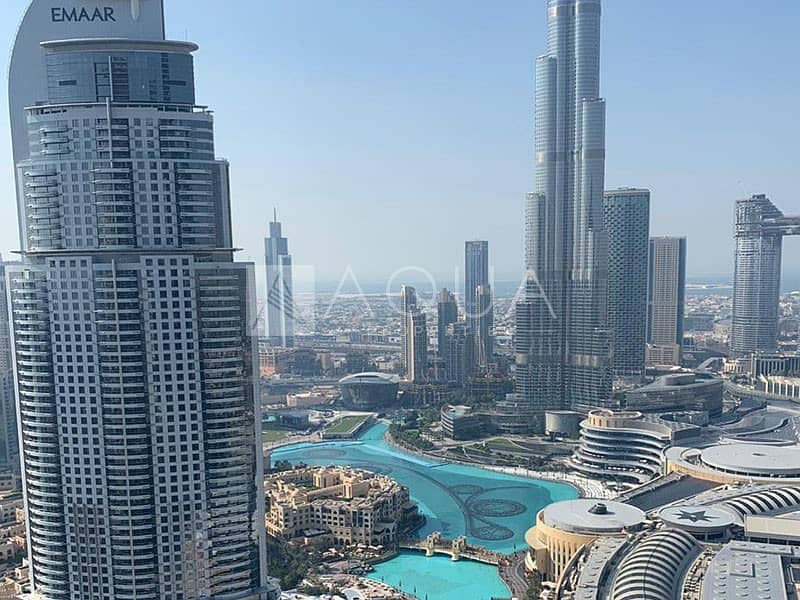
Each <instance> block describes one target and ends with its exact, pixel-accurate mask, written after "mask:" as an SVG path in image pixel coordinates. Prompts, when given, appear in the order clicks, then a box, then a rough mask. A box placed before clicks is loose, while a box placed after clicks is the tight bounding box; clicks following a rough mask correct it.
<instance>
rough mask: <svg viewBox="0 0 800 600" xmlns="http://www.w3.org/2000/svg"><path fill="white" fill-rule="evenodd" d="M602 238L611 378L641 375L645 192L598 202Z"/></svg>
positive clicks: (647, 226) (644, 318)
mask: <svg viewBox="0 0 800 600" xmlns="http://www.w3.org/2000/svg"><path fill="white" fill-rule="evenodd" d="M603 222H604V225H605V228H606V232H607V233H608V327H609V329H610V331H611V349H612V363H613V366H614V375H616V376H618V377H634V378H640V377H642V376H643V375H644V368H645V347H646V344H647V254H648V248H649V243H650V191H649V190H642V189H633V188H626V189H619V190H614V191H610V192H606V193H605V196H604V198H603Z"/></svg>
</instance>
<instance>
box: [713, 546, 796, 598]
mask: <svg viewBox="0 0 800 600" xmlns="http://www.w3.org/2000/svg"><path fill="white" fill-rule="evenodd" d="M798 560H800V548H798V547H796V546H795V547H790V546H786V545H772V544H754V543H752V542H744V541H734V542H731V543H729V544H727V545H726V546H725V547H723V548H722V550H720V551H719V552H718V553H716V554H715V555H714V558H713V559H712V560H711V562H710V564H709V565H708V567H707V568H706V570H705V575H704V577H703V584H702V594H701V597H700V598H701V600H788V598H789V597H790V596H789V595H788V592H787V590H788V589H789V587H788V585H787V584H788V583H789V580H788V578H787V571H788V567H789V565H790V563H791V564H794V565H797V563H798ZM791 597H792V598H794V597H796V596H795V594H792V596H791Z"/></svg>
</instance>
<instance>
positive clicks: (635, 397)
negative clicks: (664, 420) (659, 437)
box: [625, 373, 723, 417]
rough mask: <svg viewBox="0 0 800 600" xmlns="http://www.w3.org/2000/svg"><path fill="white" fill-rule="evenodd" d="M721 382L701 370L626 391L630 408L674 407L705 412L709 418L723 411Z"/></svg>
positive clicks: (651, 409) (658, 409)
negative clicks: (700, 371)
mask: <svg viewBox="0 0 800 600" xmlns="http://www.w3.org/2000/svg"><path fill="white" fill-rule="evenodd" d="M722 391H723V381H722V379H721V378H719V377H715V376H713V375H710V374H702V373H673V374H670V375H663V376H661V377H658V378H656V380H655V381H654V382H653V383H650V384H648V385H645V386H642V387H640V388H637V389H635V390H631V391H629V392H627V393H626V394H625V404H626V407H627V408H628V409H629V410H639V411H643V412H659V413H665V412H668V411H676V410H696V411H705V412H707V413H708V415H709V416H710V417H717V416H719V415H720V414H721V413H722Z"/></svg>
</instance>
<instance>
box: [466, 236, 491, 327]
mask: <svg viewBox="0 0 800 600" xmlns="http://www.w3.org/2000/svg"><path fill="white" fill-rule="evenodd" d="M482 285H483V286H486V285H489V242H487V241H485V240H472V241H469V242H466V243H465V244H464V318H465V319H466V323H467V328H468V329H469V330H470V331H472V332H473V333H474V332H475V330H476V328H477V326H478V317H479V316H480V315H479V313H480V311H479V310H478V307H477V306H476V304H475V302H476V296H475V292H476V290H477V289H478V287H480V286H482Z"/></svg>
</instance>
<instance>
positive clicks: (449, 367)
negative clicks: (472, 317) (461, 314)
mask: <svg viewBox="0 0 800 600" xmlns="http://www.w3.org/2000/svg"><path fill="white" fill-rule="evenodd" d="M446 345H447V352H446V354H445V370H446V372H447V380H448V381H449V382H451V383H454V384H456V385H459V386H463V385H464V384H466V382H467V379H469V377H470V376H472V374H473V372H474V371H475V336H474V335H473V334H472V332H470V331H468V330H467V325H466V323H464V322H463V321H459V322H457V323H451V324H450V325H449V326H448V327H447V340H446Z"/></svg>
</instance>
